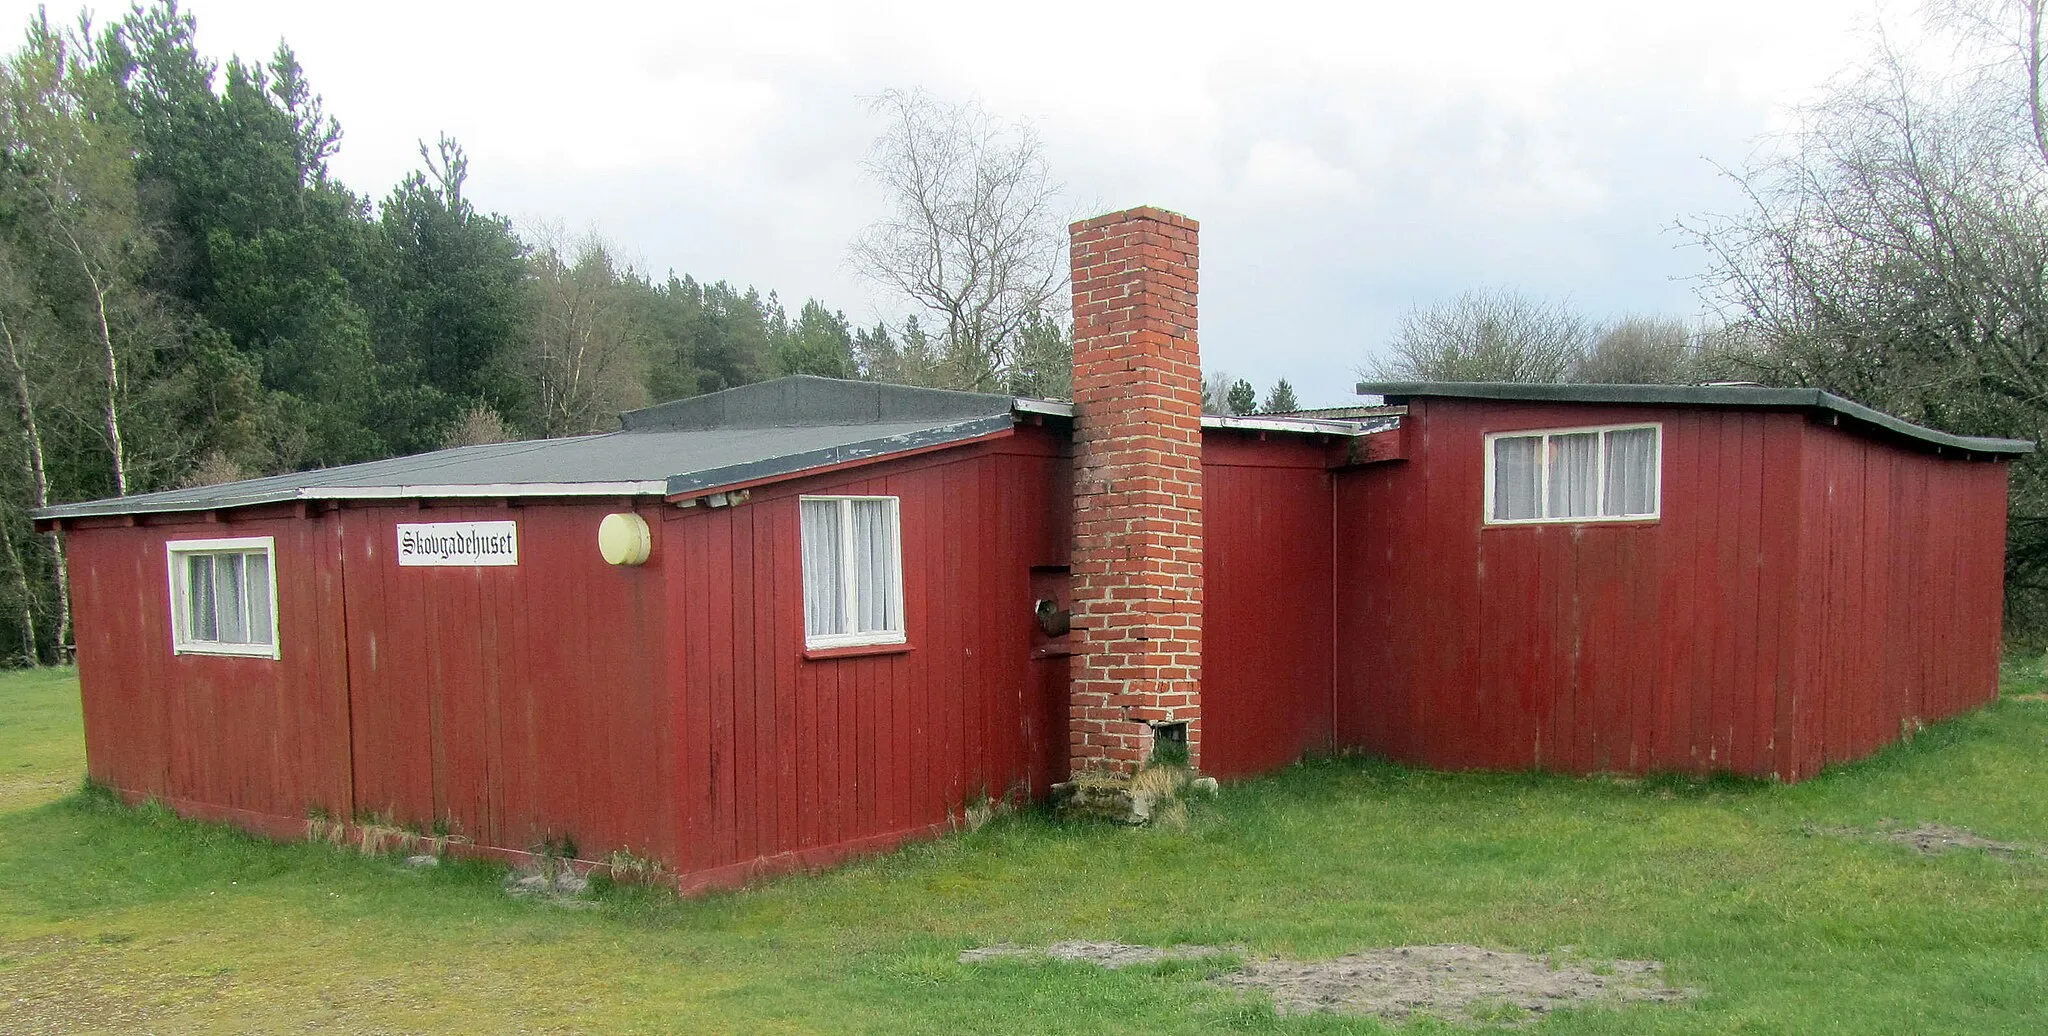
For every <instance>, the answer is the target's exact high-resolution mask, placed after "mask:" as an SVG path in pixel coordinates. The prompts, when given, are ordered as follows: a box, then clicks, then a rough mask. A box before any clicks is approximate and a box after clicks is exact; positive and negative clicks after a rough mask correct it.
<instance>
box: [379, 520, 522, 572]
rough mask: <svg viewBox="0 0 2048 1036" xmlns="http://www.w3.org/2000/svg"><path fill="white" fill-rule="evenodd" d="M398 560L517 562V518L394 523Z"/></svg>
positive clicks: (404, 563) (410, 563) (406, 562)
mask: <svg viewBox="0 0 2048 1036" xmlns="http://www.w3.org/2000/svg"><path fill="white" fill-rule="evenodd" d="M398 563H399V565H400V566H407V567H409V566H413V565H463V566H474V565H517V564H518V563H519V523H518V522H424V523H419V524H412V525H407V524H400V525H399V527H398Z"/></svg>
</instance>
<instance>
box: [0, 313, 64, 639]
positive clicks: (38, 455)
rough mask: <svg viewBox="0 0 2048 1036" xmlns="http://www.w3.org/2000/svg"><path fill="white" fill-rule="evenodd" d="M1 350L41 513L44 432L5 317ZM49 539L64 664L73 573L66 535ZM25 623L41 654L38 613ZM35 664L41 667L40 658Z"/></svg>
mask: <svg viewBox="0 0 2048 1036" xmlns="http://www.w3.org/2000/svg"><path fill="white" fill-rule="evenodd" d="M0 346H4V347H5V349H6V353H7V368H8V374H9V375H11V380H12V382H13V385H14V407H15V412H16V414H17V415H18V417H19V418H20V420H21V429H22V439H23V446H24V448H23V450H22V454H23V455H22V467H23V469H24V472H25V473H26V474H27V475H28V485H29V506H31V507H32V508H35V509H37V510H40V509H42V508H44V507H48V506H49V505H50V477H49V472H48V469H47V468H46V466H45V464H44V460H43V429H42V424H41V423H40V422H39V420H38V419H37V417H36V405H35V396H34V394H33V393H31V392H30V390H29V378H28V364H27V363H26V362H25V361H24V360H23V358H22V354H23V352H24V351H25V349H26V346H25V345H24V343H23V342H21V340H20V339H18V338H17V337H16V335H15V329H14V326H13V325H11V324H9V323H8V322H7V321H6V319H5V318H4V317H0ZM45 535H47V536H48V537H49V543H50V560H51V575H52V577H53V579H54V580H55V581H56V584H57V658H58V661H60V662H61V661H64V657H65V653H66V651H67V650H68V649H67V647H66V645H69V644H70V643H71V570H70V567H69V565H68V564H67V562H66V559H65V556H64V534H63V533H61V532H58V531H56V530H55V529H52V530H50V531H49V532H48V533H46V534H45ZM7 549H8V551H9V553H10V555H12V554H13V552H14V543H13V540H11V539H10V540H9V541H8V545H7ZM14 561H15V566H14V568H15V573H16V575H17V577H18V578H19V580H20V582H21V588H22V594H23V595H24V596H23V602H24V604H23V607H24V608H27V606H28V605H27V602H28V601H31V600H33V598H32V597H30V596H29V589H28V586H29V584H28V572H27V569H26V568H24V567H23V566H22V564H21V559H20V558H19V557H18V556H17V557H15V558H14ZM22 623H23V629H24V631H25V633H26V635H27V636H28V645H29V648H28V650H29V652H30V653H31V655H32V656H34V655H36V654H38V652H37V648H36V646H35V645H36V638H35V615H34V613H33V612H32V611H24V613H23V616H22ZM35 661H37V662H38V663H40V661H41V659H40V657H36V658H35Z"/></svg>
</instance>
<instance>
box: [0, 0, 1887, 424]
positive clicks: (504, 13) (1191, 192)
mask: <svg viewBox="0 0 2048 1036" xmlns="http://www.w3.org/2000/svg"><path fill="white" fill-rule="evenodd" d="M191 9H192V10H193V11H194V12H195V13H196V14H197V16H198V18H199V20H200V37H201V45H202V47H203V48H205V49H206V50H208V51H209V52H211V53H214V54H217V55H221V56H225V55H226V54H227V53H229V52H240V53H242V54H245V55H266V54H267V53H268V52H269V50H270V49H271V48H272V47H273V46H275V44H276V41H277V39H278V38H279V37H280V36H282V37H284V38H286V39H288V40H289V41H290V42H291V44H292V45H293V47H294V48H295V49H296V50H297V51H298V53H299V56H300V58H301V60H302V62H303V63H304V64H305V65H306V67H307V70H308V72H309V74H310V76H311V79H312V81H313V84H314V86H315V87H316V89H318V90H320V91H321V92H322V93H324V94H325V95H326V99H327V103H328V106H329V109H330V110H331V111H333V112H334V113H335V114H337V115H338V116H339V117H340V118H341V119H342V122H343V125H344V127H345V129H346V130H347V133H348V136H347V139H346V141H345V144H344V150H343V153H342V155H341V156H340V157H339V158H338V160H337V161H336V164H335V165H336V171H337V173H338V175H340V176H341V177H342V178H343V179H344V180H346V181H347V182H349V183H350V184H351V185H353V186H355V187H356V188H357V189H358V190H362V191H366V192H367V193H370V194H372V195H373V196H380V195H382V194H383V193H384V192H385V191H386V190H388V189H389V186H390V185H391V184H392V183H393V182H394V181H396V180H397V178H398V177H399V176H401V175H403V174H404V172H405V171H406V170H408V169H410V168H412V167H413V166H414V165H415V164H416V161H417V158H416V154H415V150H414V149H415V144H416V142H417V141H418V140H420V139H422V138H426V139H431V138H432V137H433V136H434V135H435V134H436V133H438V132H441V131H444V130H445V131H447V132H450V133H452V134H454V135H455V136H457V137H458V138H459V139H461V141H462V142H463V143H464V145H465V146H467V147H468V149H469V150H470V153H471V157H472V175H473V182H472V188H471V193H472V195H473V196H474V197H476V198H478V199H479V200H480V201H481V202H482V203H483V204H486V205H488V206H490V207H493V208H497V209H500V210H502V211H506V212H509V213H512V214H514V215H516V216H521V217H534V218H546V219H556V220H559V221H561V222H562V223H564V224H565V225H567V226H569V227H570V228H571V229H577V228H580V227H583V226H586V225H590V224H595V225H596V226H598V227H599V228H600V229H601V230H602V231H604V232H605V233H607V234H608V235H610V236H612V237H613V238H615V239H617V240H618V241H619V242H620V244H621V245H622V247H623V250H624V251H625V252H626V253H627V254H629V255H638V256H640V257H642V259H643V261H644V262H645V263H646V264H647V265H648V266H650V267H652V268H653V269H654V270H656V271H657V272H659V271H661V270H665V269H667V268H670V267H674V268H675V269H677V270H679V271H683V272H690V273H694V274H697V275H698V276H704V277H713V278H718V277H723V278H727V279H732V280H736V281H740V282H743V283H744V282H752V283H756V284H758V285H760V286H761V287H762V288H763V289H764V290H765V289H767V288H775V289H778V290H780V291H781V292H782V293H783V295H784V296H785V298H791V299H794V298H801V297H803V296H810V295H815V296H820V297H823V298H825V299H826V300H827V301H828V302H830V303H831V304H833V305H835V306H839V307H842V308H844V309H846V310H847V311H848V314H849V315H850V316H853V317H855V318H857V319H871V318H872V317H873V316H875V315H878V314H881V313H883V312H888V311H890V310H891V309H892V308H893V306H892V304H890V303H889V302H887V301H886V300H883V299H879V298H876V297H875V296H874V293H873V289H872V287H871V286H870V285H868V284H866V283H865V282H863V281H862V280H861V279H860V278H858V277H857V276H855V274H854V273H853V271H851V270H850V269H848V268H847V265H846V263H845V261H844V257H845V248H846V243H847V241H848V239H849V238H850V237H851V236H852V234H853V233H854V231H856V230H857V229H858V228H859V227H860V226H862V225H863V224H864V223H866V222H867V221H868V220H869V219H871V218H873V216H874V215H875V214H876V213H877V212H878V210H879V207H880V201H879V199H878V197H877V196H876V195H875V193H874V191H873V190H872V188H871V187H870V186H868V185H867V184H866V183H865V182H864V181H863V180H862V179H861V176H860V160H861V158H862V157H863V155H864V153H865V150H866V147H867V143H868V140H869V138H870V136H871V134H872V133H873V131H874V127H873V125H872V124H871V122H870V120H869V119H868V118H867V115H866V111H865V108H864V106H863V105H862V103H861V101H860V98H861V96H863V95H869V94H873V93H875V92H877V91H879V90H882V89H885V88H888V87H896V86H917V85H922V86H925V87H927V88H929V89H931V90H933V91H934V92H936V93H939V94H941V95H943V96H950V97H966V96H976V97H979V98H980V99H981V100H982V101H983V102H984V103H985V104H986V105H987V106H988V107H989V108H990V109H992V110H994V111H996V112H999V113H1002V114H1006V115H1010V116H1015V117H1021V118H1026V119H1029V120H1031V121H1032V122H1033V123H1034V124H1035V125H1036V126H1037V127H1038V128H1039V129H1040V131H1041V132H1042V134H1043V135H1044V138H1045V140H1046V145H1047V149H1048V154H1049V157H1050V158H1051V159H1052V161H1053V162H1054V165H1055V167H1056V169H1057V170H1058V172H1059V173H1060V175H1061V176H1062V177H1063V178H1064V179H1065V180H1066V181H1067V182H1068V183H1069V185H1070V194H1071V196H1072V197H1073V199H1074V200H1075V202H1076V205H1077V206H1079V207H1082V208H1119V207H1123V206H1125V205H1131V204H1139V203H1150V204H1163V205H1166V206H1168V207H1171V208H1176V209H1180V210H1182V211H1185V212H1187V213H1188V214H1190V215H1192V216H1194V217H1196V218H1197V219H1200V220H1202V221H1203V224H1204V230H1205V233H1204V242H1203V245H1204V256H1203V271H1202V272H1203V280H1204V284H1203V289H1204V291H1203V301H1204V306H1203V319H1204V327H1203V342H1204V349H1205V352H1206V353H1207V354H1208V356H1209V357H1210V358H1211V359H1212V360H1213V361H1215V362H1216V363H1218V364H1221V365H1223V366H1227V367H1229V368H1231V369H1233V370H1235V371H1238V372H1240V373H1242V374H1244V375H1246V376H1250V377H1253V378H1254V379H1255V380H1258V381H1260V382H1262V383H1264V382H1267V381H1270V380H1271V379H1272V378H1274V377H1277V376H1280V375H1286V376H1288V377H1289V378H1290V379H1292V380H1293V381H1294V382H1295V384H1297V385H1299V386H1302V387H1303V388H1304V389H1305V390H1306V391H1305V392H1304V398H1305V399H1307V400H1310V401H1313V402H1334V401H1337V400H1338V399H1340V398H1341V397H1342V395H1343V389H1344V387H1345V386H1346V384H1347V383H1348V381H1349V380H1350V374H1351V369H1352V368H1353V367H1354V366H1355V365H1356V364H1357V363H1359V362H1360V360H1361V359H1363V358H1364V356H1365V355H1366V354H1367V352H1368V350H1370V349H1371V348H1372V347H1374V346H1375V345H1376V344H1377V343H1379V342H1381V341H1383V340H1384V338H1385V336H1386V335H1387V333H1388V332H1389V331H1390V330H1391V329H1392V327H1393V326H1394V322H1395V320H1396V319H1397V318H1398V316H1399V314H1400V312H1401V310H1402V309H1404V308H1405V307H1407V306H1408V305H1410V304H1412V303H1415V302H1418V301H1426V300H1428V299H1430V298H1433V297H1437V296H1440V295H1444V294H1448V293H1451V292H1455V291H1457V290H1460V289H1462V288H1465V287H1469V286H1472V285H1476V284H1496V283H1506V284H1514V285H1517V286H1521V287H1523V288H1526V289H1528V290H1531V291H1537V292H1544V293H1552V294H1570V295H1572V296H1573V297H1574V298H1576V299H1577V300H1578V301H1579V302H1580V303H1581V304H1583V305H1586V306H1588V307H1589V308H1595V309H1600V310H1616V311H1619V310H1629V309H1635V310H1663V311H1669V310H1674V309H1676V310H1681V311H1684V310H1687V309H1689V307H1690V306H1691V305H1692V303H1691V299H1690V294H1689V290H1688V288H1687V286H1686V285H1685V283H1684V282H1683V281H1682V280H1679V279H1678V278H1683V277H1685V276H1687V275H1689V274H1692V273H1694V272H1696V270H1697V267H1698V262H1699V260H1698V257H1697V256H1694V255H1691V254H1689V253H1686V252H1684V251H1683V250H1681V249H1679V248H1678V247H1676V246H1677V245H1678V241H1677V239H1676V238H1675V237H1674V236H1673V235H1671V234H1670V233H1669V232H1668V227H1669V225H1670V224H1671V222H1672V221H1673V220H1674V219H1675V218H1677V217H1679V216H1682V215H1686V214H1691V213H1696V212H1699V211H1702V210H1705V209H1710V208H1714V207H1717V206H1723V205H1726V204H1728V203H1729V198H1728V195H1727V192H1726V188H1725V185H1723V184H1720V183H1719V182H1718V181H1717V179H1716V177H1715V175H1714V173H1713V170H1712V168H1711V167H1710V166H1709V165H1708V163H1707V162H1706V160H1705V159H1706V157H1709V156H1710V157H1713V158H1717V159H1720V160H1723V161H1739V160H1740V159H1741V158H1742V157H1743V156H1744V155H1745V154H1746V153H1747V152H1748V150H1749V148H1750V146H1751V142H1752V141H1753V140H1754V139H1755V138H1756V137H1758V136H1759V135H1760V134H1763V133H1766V132H1768V131H1770V130H1772V129H1774V128H1780V127H1782V126H1783V124H1784V122H1783V113H1784V112H1785V111H1786V110H1788V108H1789V107H1790V106H1792V105H1795V104H1797V103H1799V102H1801V101H1804V100H1807V99H1809V98H1811V97H1812V96H1813V95H1814V91H1815V90H1816V88H1817V87H1818V86H1819V84H1821V83H1822V82H1824V81H1825V80H1826V79H1827V78H1828V77H1829V76H1830V75H1832V74H1834V73H1835V72H1836V71H1838V70H1839V69H1841V68H1842V67H1843V66H1844V65H1846V64H1847V63H1849V62H1850V61H1851V60H1853V59H1855V58H1856V57H1857V56H1859V55H1860V54H1862V53H1864V52H1866V50H1867V47H1868V44H1869V37H1868V35H1867V33H1866V32H1865V31H1864V30H1866V29H1867V27H1868V26H1869V25H1870V24H1871V21H1872V19H1873V17H1874V12H1873V8H1871V7H1870V6H1869V0H1817V2H1800V3H1785V2H1783V0H1725V2H1721V3H1715V4H1659V3H1642V2H1640V0H1613V2H1610V0H1597V2H1592V0H1581V2H1573V3H1559V4H1531V3H1526V2H1514V0H1504V2H1503V0H1496V2H1491V3H1468V4H1415V3H1386V2H1369V3H1348V4H1346V3H1306V2H1299V0H1267V2H1264V3H1259V4H1252V5H1247V4H1243V3H1229V4H1223V3H1205V2H1187V0H1181V2H1153V0H1145V2H1125V3H1105V2H1102V0H1049V2H1043V3H1036V4H1030V5H1015V4H1003V5H995V4H961V3H958V2H957V0H950V2H943V3H941V2H937V0H920V2H909V0H892V2H880V0H875V2H865V3H834V2H828V0H812V2H793V0H790V2H776V3H751V4H733V3H696V2H690V3H629V2H625V0H587V2H583V3H577V4H570V5H564V4H561V3H558V2H556V3H548V4H540V3H488V4H486V3H470V4H453V3H442V4H428V3H420V2H418V0H411V2H404V3H401V2H394V0H358V2H355V3H351V4H347V5H341V4H317V5H316V4H289V5H287V4H276V3H270V2H262V0H192V3H191ZM32 10H33V5H32V4H30V3H24V2H20V0H15V2H12V3H4V4H0V16H5V15H11V16H12V17H13V18H14V19H15V23H16V24H17V25H19V24H22V23H23V22H25V20H26V18H27V16H28V13H29V12H30V11H32ZM1892 22H1893V24H1894V26H1895V27H1897V26H1900V25H1904V24H1905V20H1904V19H1903V18H1900V17H1897V16H1896V15H1894V16H1893V17H1892Z"/></svg>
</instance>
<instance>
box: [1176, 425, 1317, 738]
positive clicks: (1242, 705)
mask: <svg viewBox="0 0 2048 1036" xmlns="http://www.w3.org/2000/svg"><path fill="white" fill-rule="evenodd" d="M1202 479H1203V485H1202V507H1203V516H1202V520H1203V530H1202V531H1203V556H1202V575H1203V580H1204V587H1203V594H1204V596H1205V601H1204V604H1203V611H1204V614H1203V618H1202V769H1203V770H1204V771H1205V772H1208V773H1212V774H1215V775H1216V776H1219V777H1243V776H1248V775H1251V774H1255V773H1264V772H1266V771H1268V770H1275V769H1278V768H1280V767H1282V766H1286V765H1287V764H1289V763H1291V762H1293V761H1295V760H1296V759H1299V758H1300V757H1301V755H1302V754H1303V753H1304V752H1308V751H1311V750H1314V749H1322V748H1327V747H1328V746H1329V745H1330V738H1331V730H1330V721H1331V712H1330V694H1331V682H1330V681H1331V676H1330V665H1331V645H1330V634H1331V629H1332V627H1331V622H1330V594H1331V555H1330V551H1331V542H1330V517H1331V505H1332V497H1331V477H1330V472H1329V470H1328V447H1326V446H1324V445H1322V444H1321V443H1319V442H1318V441H1317V440H1316V439H1315V438H1313V437H1309V436H1302V435H1271V436H1268V437H1265V438H1261V437H1260V436H1259V435H1258V433H1253V432H1239V431H1223V430H1216V429H1211V430H1210V431H1208V432H1207V433H1205V434H1204V435H1203V436H1202Z"/></svg>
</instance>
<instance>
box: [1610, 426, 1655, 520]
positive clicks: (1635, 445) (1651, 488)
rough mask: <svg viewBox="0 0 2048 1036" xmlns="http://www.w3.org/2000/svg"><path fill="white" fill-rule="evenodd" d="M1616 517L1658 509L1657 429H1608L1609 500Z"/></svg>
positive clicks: (1653, 511) (1646, 512)
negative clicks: (1617, 430) (1609, 430)
mask: <svg viewBox="0 0 2048 1036" xmlns="http://www.w3.org/2000/svg"><path fill="white" fill-rule="evenodd" d="M1605 510H1606V512H1607V514H1608V515H1610V516H1613V517H1617V518H1619V517H1626V516H1629V515H1641V514H1655V513H1657V430H1656V429H1655V428H1630V429H1627V430H1625V431H1619V432H1608V433H1607V503H1606V507H1605Z"/></svg>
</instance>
